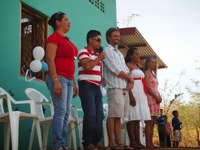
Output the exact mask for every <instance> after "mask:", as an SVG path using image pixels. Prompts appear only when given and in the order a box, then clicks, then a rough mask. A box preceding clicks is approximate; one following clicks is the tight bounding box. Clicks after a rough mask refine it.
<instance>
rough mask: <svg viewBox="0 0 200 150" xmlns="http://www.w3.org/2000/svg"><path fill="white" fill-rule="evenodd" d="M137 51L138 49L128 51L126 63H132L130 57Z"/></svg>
mask: <svg viewBox="0 0 200 150" xmlns="http://www.w3.org/2000/svg"><path fill="white" fill-rule="evenodd" d="M136 50H138V49H137V48H136V47H133V48H129V49H128V51H127V53H126V57H125V62H126V63H127V62H130V61H131V58H130V56H132V55H133V54H134V53H135V51H136Z"/></svg>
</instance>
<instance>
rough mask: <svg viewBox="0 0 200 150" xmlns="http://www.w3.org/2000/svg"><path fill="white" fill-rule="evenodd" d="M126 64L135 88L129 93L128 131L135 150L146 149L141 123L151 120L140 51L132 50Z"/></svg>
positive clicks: (146, 130) (146, 131)
mask: <svg viewBox="0 0 200 150" xmlns="http://www.w3.org/2000/svg"><path fill="white" fill-rule="evenodd" d="M125 61H126V64H127V66H128V68H129V70H130V74H131V77H132V78H133V79H134V87H133V89H132V90H131V91H130V92H129V95H130V106H129V113H128V123H127V131H128V135H129V138H130V146H131V147H133V148H136V149H137V148H145V146H144V145H142V144H141V142H140V124H139V123H140V121H145V123H146V124H147V123H149V120H151V116H150V111H149V106H148V101H147V96H146V86H145V81H144V73H143V72H142V70H141V69H140V68H139V67H138V62H139V61H140V51H139V50H138V49H137V48H130V49H129V50H128V52H127V55H126V57H125ZM145 134H146V142H147V143H148V138H147V137H148V135H149V131H148V129H145Z"/></svg>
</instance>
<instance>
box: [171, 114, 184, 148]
mask: <svg viewBox="0 0 200 150" xmlns="http://www.w3.org/2000/svg"><path fill="white" fill-rule="evenodd" d="M172 115H173V116H174V118H173V119H172V126H173V132H174V140H173V147H178V145H179V142H181V139H182V135H181V127H180V125H181V124H182V122H180V120H179V118H178V115H179V114H178V111H177V110H174V111H173V112H172Z"/></svg>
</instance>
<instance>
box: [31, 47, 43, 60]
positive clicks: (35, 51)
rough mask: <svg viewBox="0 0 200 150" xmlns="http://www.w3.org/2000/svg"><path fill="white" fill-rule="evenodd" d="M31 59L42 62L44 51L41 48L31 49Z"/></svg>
mask: <svg viewBox="0 0 200 150" xmlns="http://www.w3.org/2000/svg"><path fill="white" fill-rule="evenodd" d="M33 57H34V58H35V59H36V60H42V58H43V57H44V49H43V48H42V47H41V46H36V47H35V48H34V49H33Z"/></svg>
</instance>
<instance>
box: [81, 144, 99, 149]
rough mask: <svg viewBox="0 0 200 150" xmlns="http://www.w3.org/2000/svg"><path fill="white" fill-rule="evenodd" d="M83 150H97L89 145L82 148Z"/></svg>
mask: <svg viewBox="0 0 200 150" xmlns="http://www.w3.org/2000/svg"><path fill="white" fill-rule="evenodd" d="M84 149H85V150H98V148H97V147H95V146H94V145H93V144H90V145H88V146H84Z"/></svg>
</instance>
